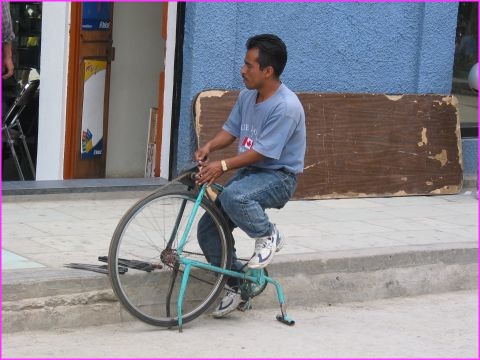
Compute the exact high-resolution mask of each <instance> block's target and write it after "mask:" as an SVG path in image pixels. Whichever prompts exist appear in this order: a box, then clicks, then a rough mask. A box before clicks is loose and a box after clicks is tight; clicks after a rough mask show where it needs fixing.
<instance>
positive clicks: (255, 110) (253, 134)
mask: <svg viewBox="0 0 480 360" xmlns="http://www.w3.org/2000/svg"><path fill="white" fill-rule="evenodd" d="M257 94H258V91H257V90H247V89H245V90H242V91H241V92H240V95H239V96H238V99H237V102H236V104H235V106H234V107H233V109H232V112H231V113H230V116H229V118H228V120H227V121H226V122H225V124H224V125H223V129H224V130H225V131H227V132H229V133H230V134H232V135H233V136H235V137H237V138H239V142H238V153H243V152H245V151H247V150H249V149H253V150H255V151H256V152H258V153H260V154H262V155H263V156H265V157H266V158H265V159H264V160H261V161H258V162H256V163H254V164H253V165H252V166H255V167H258V168H263V169H282V168H283V169H285V170H287V171H290V172H293V173H295V174H298V173H301V172H303V164H304V157H305V147H306V131H305V112H304V111H303V106H302V104H301V103H300V100H298V97H297V95H295V93H294V92H293V91H291V90H290V89H289V88H287V87H286V86H285V85H284V84H281V85H280V87H279V88H278V89H277V91H276V92H275V94H274V95H273V96H271V97H269V98H268V99H267V100H265V101H263V102H261V103H259V104H256V103H255V102H256V99H257Z"/></svg>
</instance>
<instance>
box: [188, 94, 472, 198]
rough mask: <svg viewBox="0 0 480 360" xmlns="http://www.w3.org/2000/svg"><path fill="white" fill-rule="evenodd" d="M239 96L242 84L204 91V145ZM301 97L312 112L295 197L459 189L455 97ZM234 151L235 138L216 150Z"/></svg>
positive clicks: (198, 107)
mask: <svg viewBox="0 0 480 360" xmlns="http://www.w3.org/2000/svg"><path fill="white" fill-rule="evenodd" d="M237 96H238V91H218V90H212V91H205V92H202V93H200V94H199V95H198V96H197V98H196V100H195V102H194V114H195V116H194V118H195V128H196V132H197V139H198V143H199V144H200V145H202V144H204V143H205V142H207V141H208V140H209V139H210V138H211V137H212V136H214V135H215V133H216V132H217V131H218V130H219V129H220V128H221V126H222V124H223V123H224V122H225V120H226V119H227V117H228V115H229V113H230V110H231V109H232V107H233V105H234V103H235V101H236V98H237ZM298 96H299V98H300V101H301V102H302V104H303V106H304V109H305V115H306V125H307V152H306V155H305V169H304V173H303V174H302V175H300V177H299V184H298V188H297V191H296V193H295V198H301V199H319V198H344V197H366V196H402V195H426V194H453V193H457V192H458V191H459V190H460V188H461V186H462V179H463V176H462V156H461V138H460V124H459V118H458V106H457V101H456V98H455V97H453V96H444V95H403V96H386V95H381V94H380V95H377V94H320V93H299V94H298ZM235 153H236V144H235V145H232V146H231V147H229V148H228V149H225V150H222V151H220V152H218V153H215V154H214V155H213V156H214V158H216V159H221V158H226V157H230V156H233V155H235ZM227 175H228V176H231V175H232V174H231V173H229V174H227ZM227 175H226V176H224V178H223V179H221V180H222V181H225V180H226V178H227Z"/></svg>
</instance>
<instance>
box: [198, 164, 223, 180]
mask: <svg viewBox="0 0 480 360" xmlns="http://www.w3.org/2000/svg"><path fill="white" fill-rule="evenodd" d="M222 174H223V170H222V163H221V162H220V161H212V162H211V163H207V164H206V165H204V166H201V167H200V172H199V173H198V175H197V184H198V185H203V184H208V185H212V184H213V183H214V182H215V180H216V179H218V178H219V177H220V176H221V175H222Z"/></svg>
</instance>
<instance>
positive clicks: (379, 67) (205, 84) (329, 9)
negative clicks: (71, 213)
mask: <svg viewBox="0 0 480 360" xmlns="http://www.w3.org/2000/svg"><path fill="white" fill-rule="evenodd" d="M457 9H458V3H188V4H187V7H186V23H185V42H184V65H183V69H184V73H183V83H182V101H181V113H180V116H181V120H180V125H179V138H180V141H179V142H180V144H181V146H180V148H179V149H178V159H177V169H181V168H182V167H183V166H184V164H185V163H186V162H187V161H188V160H189V159H191V157H192V155H193V152H194V151H195V147H196V144H195V136H194V131H193V126H192V124H193V121H192V117H191V104H192V100H193V98H194V97H195V95H196V94H197V93H198V92H200V91H202V90H205V89H211V88H222V89H223V88H225V89H241V88H243V83H242V81H241V77H240V67H241V66H242V64H243V58H244V55H245V42H246V40H247V39H248V38H249V37H250V36H252V35H255V34H259V33H267V32H268V33H274V34H277V35H278V36H280V37H281V38H282V39H283V40H284V41H285V43H286V45H287V48H288V52H289V59H288V63H287V66H286V68H285V71H284V74H283V76H282V80H283V81H284V82H285V84H286V85H287V86H289V87H290V88H291V89H292V90H294V91H319V92H367V93H389V94H403V93H444V94H447V93H450V90H451V84H452V69H453V56H454V46H455V45H454V44H455V30H456V23H457ZM213 135H214V134H212V136H213Z"/></svg>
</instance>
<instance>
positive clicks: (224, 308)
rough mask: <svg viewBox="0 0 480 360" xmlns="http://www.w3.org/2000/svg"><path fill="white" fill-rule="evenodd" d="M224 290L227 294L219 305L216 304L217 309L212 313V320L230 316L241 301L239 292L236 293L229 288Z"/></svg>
mask: <svg viewBox="0 0 480 360" xmlns="http://www.w3.org/2000/svg"><path fill="white" fill-rule="evenodd" d="M226 290H227V293H226V294H225V296H224V297H223V298H222V301H220V304H218V306H217V308H216V309H215V310H214V311H213V312H212V316H213V317H214V318H221V317H224V316H225V315H227V314H230V313H231V312H232V311H235V309H236V308H237V307H238V305H239V304H240V302H241V301H242V296H241V294H240V292H236V291H235V290H232V289H230V288H229V287H226Z"/></svg>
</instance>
